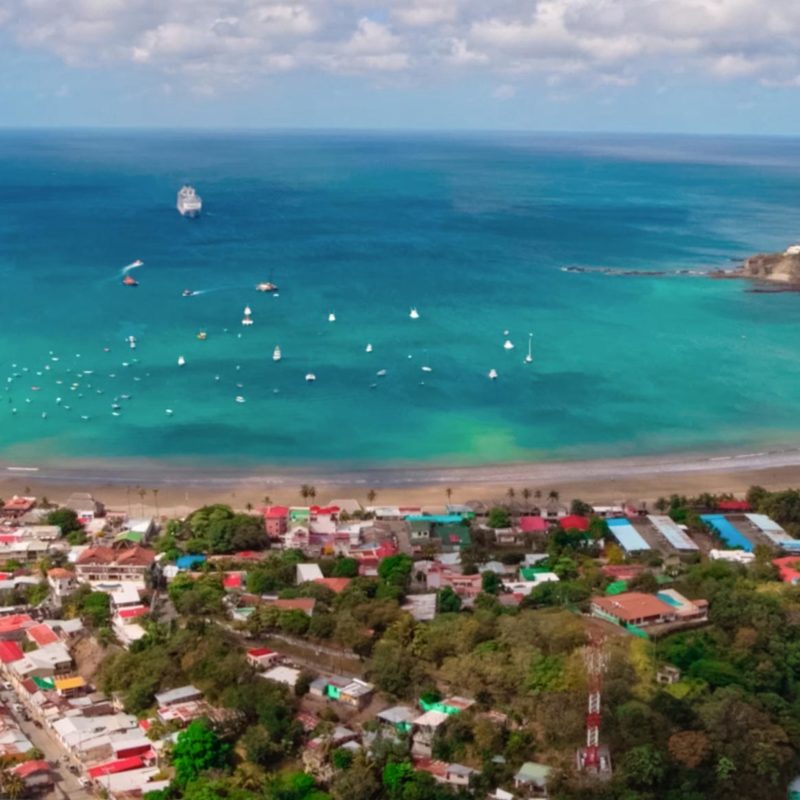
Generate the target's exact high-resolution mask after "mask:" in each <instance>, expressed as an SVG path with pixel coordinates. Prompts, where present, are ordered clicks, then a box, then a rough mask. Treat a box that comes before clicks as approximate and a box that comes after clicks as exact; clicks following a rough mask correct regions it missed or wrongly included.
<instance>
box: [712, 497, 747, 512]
mask: <svg viewBox="0 0 800 800" xmlns="http://www.w3.org/2000/svg"><path fill="white" fill-rule="evenodd" d="M717 511H722V512H723V513H726V514H737V513H739V514H744V513H745V512H746V511H752V507H751V506H750V503H748V502H747V500H718V501H717Z"/></svg>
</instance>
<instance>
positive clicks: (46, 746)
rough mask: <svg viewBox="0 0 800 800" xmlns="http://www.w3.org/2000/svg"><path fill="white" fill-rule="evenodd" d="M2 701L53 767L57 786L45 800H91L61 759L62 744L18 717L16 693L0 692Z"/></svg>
mask: <svg viewBox="0 0 800 800" xmlns="http://www.w3.org/2000/svg"><path fill="white" fill-rule="evenodd" d="M0 700H2V701H3V702H4V703H5V704H7V705H8V707H9V709H10V711H11V715H12V716H13V717H14V719H16V721H17V723H18V724H19V726H20V728H21V729H22V732H23V733H24V734H25V735H26V736H27V737H28V738H29V739H30V740H31V742H33V745H34V747H37V748H38V749H39V750H41V751H42V753H44V757H45V759H47V761H49V762H50V764H51V765H56V766H54V767H53V777H54V778H55V785H54V787H53V790H52V791H49V792H47V794H45V795H42V797H43V798H45V800H89V798H91V797H92V795H91V794H89V793H88V792H87V791H86V790H85V789H84V788H83V787H82V786H81V785H80V783H79V782H78V779H77V778H76V777H75V775H73V774H72V773H71V772H70V771H69V770H68V769H67V765H66V764H65V763H61V761H60V759H61V758H62V756H64V755H65V750H64V749H63V748H62V746H61V743H60V742H59V741H58V740H57V739H56V738H55V736H54V735H53V734H52V733H51V732H50V730H49V729H48V728H44V727H43V728H39V727H37V726H36V725H35V724H34V723H33V722H27V721H26V720H25V719H24V718H23V717H22V716H21V715H18V714H17V713H16V712H15V711H14V708H13V705H12V703H14V702H16V701H17V698H16V695H15V694H14V692H7V691H3V692H0Z"/></svg>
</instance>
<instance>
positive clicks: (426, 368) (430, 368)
mask: <svg viewBox="0 0 800 800" xmlns="http://www.w3.org/2000/svg"><path fill="white" fill-rule="evenodd" d="M420 369H421V370H422V371H423V372H433V368H432V367H420Z"/></svg>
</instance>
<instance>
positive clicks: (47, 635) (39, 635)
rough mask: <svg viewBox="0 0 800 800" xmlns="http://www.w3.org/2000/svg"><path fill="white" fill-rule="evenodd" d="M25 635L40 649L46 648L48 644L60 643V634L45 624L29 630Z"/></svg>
mask: <svg viewBox="0 0 800 800" xmlns="http://www.w3.org/2000/svg"><path fill="white" fill-rule="evenodd" d="M25 635H26V636H27V637H28V638H29V639H30V640H31V641H32V642H34V644H36V645H38V646H39V647H44V646H45V645H47V644H55V643H56V642H58V641H60V640H59V638H58V634H57V633H56V632H55V631H54V630H53V629H52V628H51V627H50V626H49V625H45V624H44V623H41V624H39V625H34V626H33V627H32V628H28V629H27V630H26V631H25Z"/></svg>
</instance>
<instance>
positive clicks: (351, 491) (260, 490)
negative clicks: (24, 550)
mask: <svg viewBox="0 0 800 800" xmlns="http://www.w3.org/2000/svg"><path fill="white" fill-rule="evenodd" d="M755 483H758V484H762V485H764V486H766V487H767V488H773V489H775V488H786V487H788V486H792V485H797V486H800V448H781V449H769V450H762V451H757V452H747V453H726V454H721V453H713V454H709V453H706V454H698V453H694V454H672V455H656V456H639V457H625V458H619V459H592V460H582V461H543V462H520V463H510V464H490V465H484V466H454V467H447V466H409V465H395V466H374V467H373V466H368V467H354V466H353V465H344V464H339V465H338V466H334V465H330V466H325V467H322V466H321V465H314V466H311V465H309V466H308V467H298V466H296V465H294V466H291V467H286V468H280V467H274V466H273V467H264V468H262V469H254V468H249V469H248V468H241V469H234V468H231V467H220V468H218V469H206V468H197V467H191V466H189V465H185V464H180V465H177V464H172V463H164V462H136V463H133V464H131V463H125V464H121V463H119V462H96V461H95V462H80V461H77V462H76V461H72V462H68V463H65V464H47V465H42V466H41V467H36V466H33V465H30V466H29V465H25V464H19V463H9V462H5V461H0V497H7V496H10V495H11V494H22V493H24V492H25V491H26V489H30V490H31V492H33V493H34V494H36V495H37V496H39V497H47V498H48V499H49V500H50V501H56V502H59V501H60V502H63V501H64V500H65V499H66V498H67V497H68V496H69V494H71V493H72V492H74V491H82V492H91V493H92V494H93V495H94V496H95V497H96V498H97V499H99V500H101V501H102V502H104V503H105V504H106V505H107V506H108V507H109V508H117V509H123V508H125V507H126V506H127V507H128V510H129V513H132V512H133V509H134V507H135V508H136V509H137V510H138V511H139V512H140V513H141V514H148V515H149V514H153V513H156V512H158V513H160V514H165V513H167V512H170V513H172V514H175V515H180V514H182V513H185V512H186V511H189V510H191V509H193V508H196V507H198V506H200V505H203V504H206V503H228V504H230V505H232V506H234V507H235V508H245V507H246V506H247V504H250V505H252V506H255V507H258V506H259V505H261V504H263V503H264V502H265V498H266V497H269V498H270V501H271V502H281V503H293V504H298V503H301V502H303V499H302V497H301V495H300V491H299V490H300V487H301V485H303V484H310V485H313V486H314V487H315V488H316V500H317V501H318V502H325V501H327V500H330V499H334V498H345V497H354V498H356V499H358V500H360V501H361V502H362V503H364V502H366V495H367V493H368V492H369V491H370V490H374V491H375V492H376V493H377V499H376V501H375V502H376V503H378V504H380V503H387V504H394V503H413V504H415V505H416V504H419V505H426V506H443V505H444V504H445V503H446V502H447V496H446V490H447V489H448V488H449V489H451V490H452V494H451V500H452V502H466V501H468V500H484V501H487V500H488V501H491V500H498V501H499V500H502V499H504V498H505V497H506V493H507V491H508V489H509V488H513V489H514V490H515V491H516V492H517V493H519V491H520V490H521V489H522V488H525V487H527V488H529V489H530V490H531V491H532V492H533V491H536V490H539V491H541V493H542V495H543V496H545V497H546V496H547V494H548V493H549V492H550V491H552V490H555V491H558V492H559V493H560V495H561V497H562V499H563V500H564V501H565V502H567V503H568V502H569V500H570V499H572V498H573V497H581V499H583V500H586V501H588V502H595V503H618V502H622V501H646V502H652V501H653V500H655V499H656V498H658V497H659V496H662V495H663V496H668V495H670V494H672V493H676V494H697V493H700V492H711V493H722V492H733V493H741V492H744V491H746V489H747V488H748V487H749V486H751V485H753V484H755ZM141 490H144V492H145V496H144V497H140V492H141ZM306 502H307V501H306Z"/></svg>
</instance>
